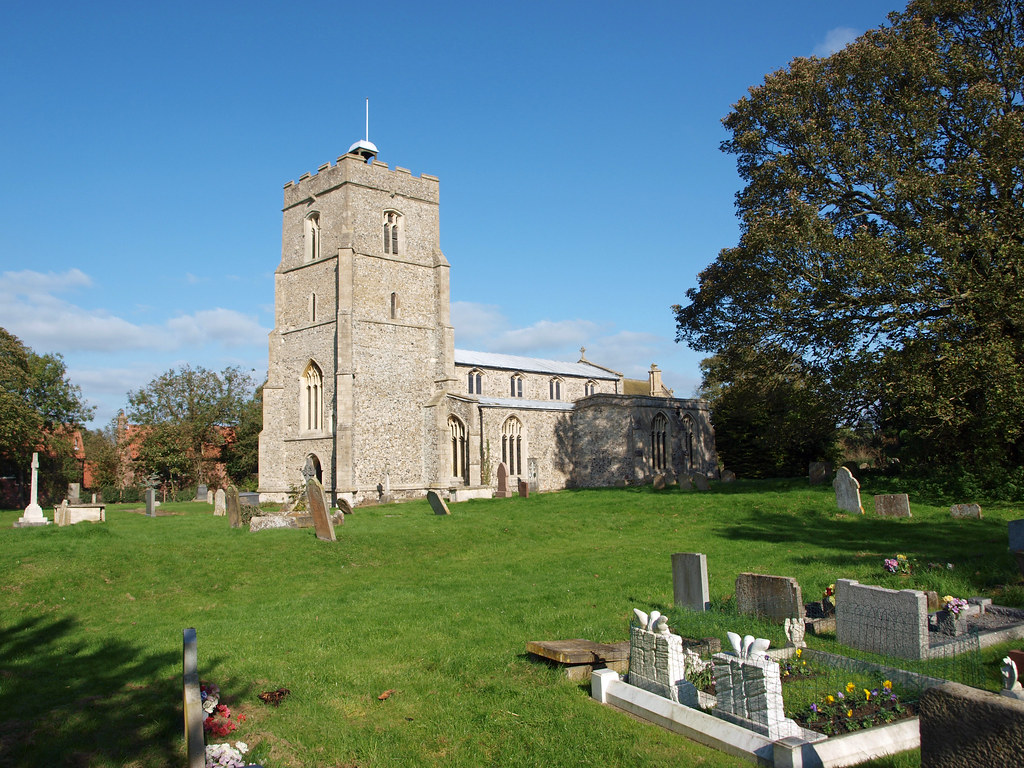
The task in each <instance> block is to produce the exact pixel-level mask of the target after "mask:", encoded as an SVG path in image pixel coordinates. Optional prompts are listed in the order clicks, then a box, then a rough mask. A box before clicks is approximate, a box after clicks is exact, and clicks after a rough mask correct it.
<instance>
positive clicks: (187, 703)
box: [181, 627, 206, 768]
mask: <svg viewBox="0 0 1024 768" xmlns="http://www.w3.org/2000/svg"><path fill="white" fill-rule="evenodd" d="M182 639H183V643H182V664H181V666H182V670H181V672H182V689H183V690H182V698H183V699H184V711H185V752H186V754H187V756H188V768H204V766H205V765H206V740H205V736H204V735H203V721H204V720H205V719H206V712H204V711H203V702H202V697H201V689H200V683H199V649H198V645H197V643H196V631H195V629H193V628H191V627H190V628H188V629H186V630H185V631H184V632H183V638H182Z"/></svg>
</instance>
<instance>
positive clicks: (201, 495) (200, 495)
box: [195, 483, 207, 501]
mask: <svg viewBox="0 0 1024 768" xmlns="http://www.w3.org/2000/svg"><path fill="white" fill-rule="evenodd" d="M206 490H207V489H206V484H205V483H200V484H199V486H198V487H197V488H196V498H195V500H196V501H206Z"/></svg>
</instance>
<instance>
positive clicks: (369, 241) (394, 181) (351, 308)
mask: <svg viewBox="0 0 1024 768" xmlns="http://www.w3.org/2000/svg"><path fill="white" fill-rule="evenodd" d="M375 158H376V147H374V146H373V145H372V144H371V143H369V142H368V141H360V142H357V143H356V144H354V145H353V146H352V148H351V149H350V150H349V153H348V154H345V155H342V156H341V157H339V158H338V160H337V164H335V165H332V164H331V163H326V164H324V165H322V166H321V167H320V168H319V169H318V170H317V173H315V174H305V175H304V176H302V177H301V178H300V179H299V181H298V183H293V182H289V183H288V184H286V185H285V188H284V208H283V224H282V243H281V263H280V266H278V268H277V272H276V274H275V309H274V313H275V323H274V330H273V331H272V332H271V334H270V339H269V341H270V357H269V370H268V380H267V384H266V386H265V387H264V389H263V432H262V433H261V435H260V494H261V497H262V498H263V499H264V500H284V498H285V496H286V495H287V493H288V492H289V491H290V490H291V489H292V488H294V487H295V486H297V485H298V483H299V482H300V481H301V475H300V470H302V469H303V467H309V468H310V469H311V470H312V471H313V472H314V473H315V474H316V475H318V476H319V477H320V478H321V480H322V482H323V485H324V488H325V490H326V491H327V493H328V495H329V497H330V498H331V499H332V500H334V501H335V502H337V501H339V500H345V501H348V502H349V503H355V502H356V501H358V500H365V499H368V498H376V497H377V496H378V495H379V494H381V493H383V492H385V491H387V492H394V493H395V494H396V495H399V496H406V495H422V493H424V492H425V491H426V490H428V489H430V488H437V489H438V490H440V489H441V487H442V486H444V487H447V482H445V483H439V481H438V480H437V478H440V477H442V475H443V474H445V473H446V471H447V470H443V469H442V468H443V467H445V461H446V455H447V450H448V446H447V444H442V440H441V437H442V435H443V434H444V431H445V421H446V419H447V413H446V412H442V411H443V410H444V409H443V407H442V406H443V401H444V399H445V398H444V394H443V393H444V392H446V391H448V390H450V389H451V388H452V386H453V383H454V376H455V373H454V370H455V369H454V357H453V348H454V338H453V332H452V328H451V325H450V323H449V288H448V272H449V267H448V262H447V260H446V259H445V257H444V254H442V253H441V249H440V246H439V234H438V202H439V198H438V180H437V178H435V177H433V176H428V175H426V174H424V175H422V176H420V177H419V178H415V177H413V176H412V174H411V173H410V172H409V171H408V170H406V169H404V168H397V167H396V168H395V169H394V170H389V168H388V166H387V165H386V164H384V163H381V162H379V161H377V160H376V159H375ZM307 471H308V470H307ZM445 476H446V475H445Z"/></svg>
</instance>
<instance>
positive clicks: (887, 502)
mask: <svg viewBox="0 0 1024 768" xmlns="http://www.w3.org/2000/svg"><path fill="white" fill-rule="evenodd" d="M875 514H876V515H878V516H880V517H913V515H911V514H910V498H909V497H908V496H907V494H905V493H884V494H881V495H879V496H875Z"/></svg>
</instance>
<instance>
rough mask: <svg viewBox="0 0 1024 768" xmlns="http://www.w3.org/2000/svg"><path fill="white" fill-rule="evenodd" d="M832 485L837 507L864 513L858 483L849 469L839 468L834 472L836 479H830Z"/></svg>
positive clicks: (859, 513) (860, 513)
mask: <svg viewBox="0 0 1024 768" xmlns="http://www.w3.org/2000/svg"><path fill="white" fill-rule="evenodd" d="M832 487H833V488H834V489H835V492H836V506H837V507H839V508H840V509H842V510H844V511H846V512H853V513H855V514H858V515H863V514H864V507H862V506H861V503H860V483H859V482H857V478H855V477H854V476H853V473H852V472H850V470H849V469H847V468H846V467H840V468H839V471H838V472H836V479H835V480H833V481H832Z"/></svg>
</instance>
